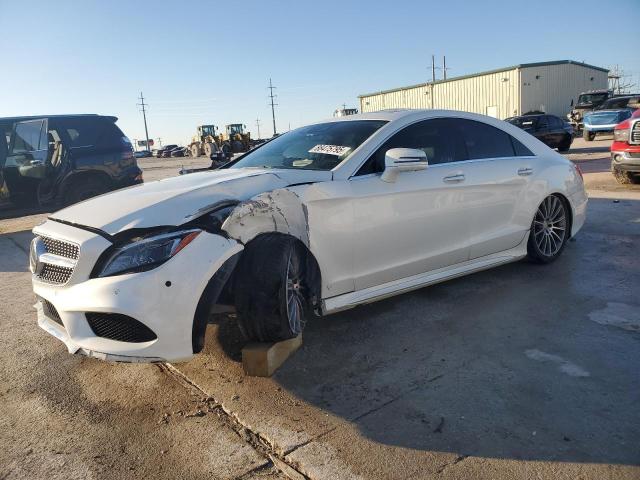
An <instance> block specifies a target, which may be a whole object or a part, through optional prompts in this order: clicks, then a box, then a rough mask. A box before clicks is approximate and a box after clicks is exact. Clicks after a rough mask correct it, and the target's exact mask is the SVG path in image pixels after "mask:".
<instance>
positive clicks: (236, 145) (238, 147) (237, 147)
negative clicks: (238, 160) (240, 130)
mask: <svg viewBox="0 0 640 480" xmlns="http://www.w3.org/2000/svg"><path fill="white" fill-rule="evenodd" d="M231 149H232V150H233V153H240V152H242V151H243V150H244V145H243V144H242V142H241V141H239V140H234V141H233V143H232V144H231Z"/></svg>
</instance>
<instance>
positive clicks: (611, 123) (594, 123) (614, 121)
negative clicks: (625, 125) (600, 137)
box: [582, 108, 634, 142]
mask: <svg viewBox="0 0 640 480" xmlns="http://www.w3.org/2000/svg"><path fill="white" fill-rule="evenodd" d="M633 111H634V110H633V109H632V108H621V109H617V110H594V111H593V112H589V113H587V114H585V116H584V120H583V121H584V128H583V130H582V138H584V139H585V140H586V141H587V142H590V141H592V140H594V139H595V138H596V135H597V134H599V133H605V134H612V133H613V130H614V129H615V127H616V125H618V124H619V123H620V122H623V121H625V120H626V119H627V118H629V117H631V115H632V114H633Z"/></svg>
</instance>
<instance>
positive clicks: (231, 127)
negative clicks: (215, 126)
mask: <svg viewBox="0 0 640 480" xmlns="http://www.w3.org/2000/svg"><path fill="white" fill-rule="evenodd" d="M227 128H228V129H229V135H235V134H236V133H239V134H242V130H243V128H242V125H241V124H237V125H229V126H228V127H227Z"/></svg>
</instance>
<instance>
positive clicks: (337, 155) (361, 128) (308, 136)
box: [230, 120, 387, 170]
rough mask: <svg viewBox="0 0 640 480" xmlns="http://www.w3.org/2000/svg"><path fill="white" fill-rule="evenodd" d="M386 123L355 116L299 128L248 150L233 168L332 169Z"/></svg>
mask: <svg viewBox="0 0 640 480" xmlns="http://www.w3.org/2000/svg"><path fill="white" fill-rule="evenodd" d="M385 123H387V122H386V121H384V120H355V121H352V122H330V123H320V124H317V125H309V126H307V127H302V128H298V129H296V130H293V131H291V132H289V133H285V134H284V135H281V136H279V137H278V138H276V139H274V140H271V141H270V142H269V143H267V144H266V145H264V146H262V147H260V148H258V149H256V150H255V151H253V152H250V153H248V154H247V155H245V156H244V157H243V158H241V159H240V160H239V161H237V162H236V163H235V164H233V165H232V166H231V167H230V168H244V167H265V168H291V169H302V170H331V169H333V168H335V167H336V166H337V165H338V164H339V163H340V162H342V161H343V160H345V159H346V158H348V157H349V155H351V154H352V153H353V151H354V150H355V149H356V148H358V147H359V146H360V145H361V144H362V143H363V142H364V141H365V140H366V139H367V138H369V137H370V136H371V135H373V133H375V132H376V131H377V130H378V129H379V128H380V127H382V126H383V125H384V124H385Z"/></svg>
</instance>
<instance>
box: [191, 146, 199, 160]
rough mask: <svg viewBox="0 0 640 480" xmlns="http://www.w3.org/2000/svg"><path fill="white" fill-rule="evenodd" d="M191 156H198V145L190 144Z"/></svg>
mask: <svg viewBox="0 0 640 480" xmlns="http://www.w3.org/2000/svg"><path fill="white" fill-rule="evenodd" d="M191 156H192V157H193V158H198V157H199V156H200V147H199V146H198V145H192V146H191Z"/></svg>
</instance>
